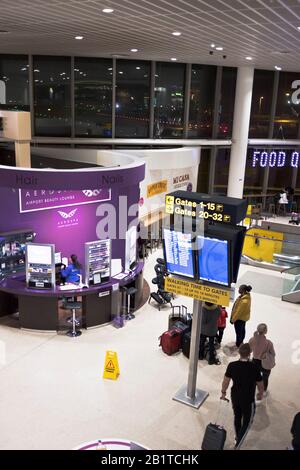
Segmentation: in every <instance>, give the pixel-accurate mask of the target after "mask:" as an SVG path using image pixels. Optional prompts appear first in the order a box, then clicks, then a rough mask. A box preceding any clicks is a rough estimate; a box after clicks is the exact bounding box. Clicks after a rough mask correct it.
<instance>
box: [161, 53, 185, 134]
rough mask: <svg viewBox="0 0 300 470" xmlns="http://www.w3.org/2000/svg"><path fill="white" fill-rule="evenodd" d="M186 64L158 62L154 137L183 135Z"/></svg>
mask: <svg viewBox="0 0 300 470" xmlns="http://www.w3.org/2000/svg"><path fill="white" fill-rule="evenodd" d="M184 78H185V64H171V63H168V62H165V63H164V62H158V63H157V64H156V74H155V103H154V137H156V138H158V137H161V138H176V137H177V138H178V137H182V135H183V112H184Z"/></svg>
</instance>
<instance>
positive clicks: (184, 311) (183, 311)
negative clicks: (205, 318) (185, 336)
mask: <svg viewBox="0 0 300 470" xmlns="http://www.w3.org/2000/svg"><path fill="white" fill-rule="evenodd" d="M181 315H182V317H183V319H182V320H181V321H182V322H183V323H186V324H187V325H189V327H190V329H191V328H192V320H193V316H192V314H191V313H188V310H187V307H186V306H185V305H181Z"/></svg>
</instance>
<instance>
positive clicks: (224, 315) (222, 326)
mask: <svg viewBox="0 0 300 470" xmlns="http://www.w3.org/2000/svg"><path fill="white" fill-rule="evenodd" d="M220 310H221V311H220V315H219V318H218V333H217V336H216V339H217V343H218V344H219V345H221V343H222V339H223V335H224V330H225V328H226V318H228V313H227V311H226V308H225V307H221V308H220Z"/></svg>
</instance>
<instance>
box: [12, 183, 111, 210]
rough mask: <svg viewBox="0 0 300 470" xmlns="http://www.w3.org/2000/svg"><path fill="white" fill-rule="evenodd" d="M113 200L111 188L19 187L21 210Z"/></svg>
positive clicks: (55, 207) (57, 207) (54, 207)
mask: <svg viewBox="0 0 300 470" xmlns="http://www.w3.org/2000/svg"><path fill="white" fill-rule="evenodd" d="M110 200H111V190H110V189H106V188H105V189H84V190H81V191H70V190H49V189H48V190H44V189H36V190H35V189H19V204H20V212H21V213H23V212H35V211H44V210H48V209H59V208H60V207H61V208H62V209H64V208H65V207H70V206H80V205H85V204H94V203H97V202H104V201H110Z"/></svg>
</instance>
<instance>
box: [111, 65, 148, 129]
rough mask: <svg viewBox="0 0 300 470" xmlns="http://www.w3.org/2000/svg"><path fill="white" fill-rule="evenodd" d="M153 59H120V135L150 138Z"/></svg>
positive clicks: (117, 123)
mask: <svg viewBox="0 0 300 470" xmlns="http://www.w3.org/2000/svg"><path fill="white" fill-rule="evenodd" d="M150 79H151V72H150V62H145V61H136V60H118V61H117V70H116V85H117V88H116V137H124V138H126V137H132V138H137V137H141V138H142V137H144V138H147V137H149V113H150V108H149V106H150Z"/></svg>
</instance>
